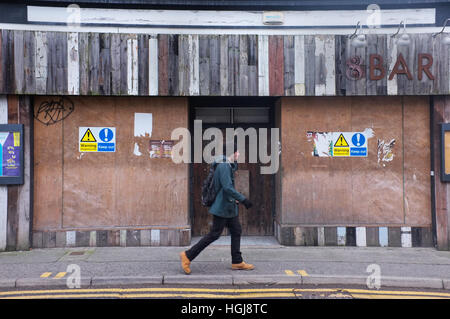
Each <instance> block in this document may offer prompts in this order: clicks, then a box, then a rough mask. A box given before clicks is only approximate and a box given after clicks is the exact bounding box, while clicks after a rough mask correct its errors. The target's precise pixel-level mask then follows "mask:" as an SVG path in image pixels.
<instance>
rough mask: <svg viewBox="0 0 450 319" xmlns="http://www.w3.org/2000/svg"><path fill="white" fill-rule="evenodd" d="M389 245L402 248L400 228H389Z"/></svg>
mask: <svg viewBox="0 0 450 319" xmlns="http://www.w3.org/2000/svg"><path fill="white" fill-rule="evenodd" d="M388 245H389V247H401V246H402V242H401V233H400V227H388Z"/></svg>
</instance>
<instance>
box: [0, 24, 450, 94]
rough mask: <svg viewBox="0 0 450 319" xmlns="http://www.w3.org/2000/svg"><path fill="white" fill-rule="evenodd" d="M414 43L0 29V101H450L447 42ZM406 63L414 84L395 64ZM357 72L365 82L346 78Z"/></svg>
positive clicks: (377, 37)
mask: <svg viewBox="0 0 450 319" xmlns="http://www.w3.org/2000/svg"><path fill="white" fill-rule="evenodd" d="M409 36H410V43H409V44H407V45H402V44H401V43H399V42H398V41H399V38H400V37H399V36H395V37H392V36H391V35H388V34H366V35H365V39H366V43H365V44H364V45H362V46H358V45H355V42H354V39H351V38H350V37H349V36H348V35H295V36H293V35H251V34H245V35H244V34H241V35H195V34H186V35H177V34H158V35H156V34H155V35H149V34H117V33H111V34H109V33H93V32H91V33H85V32H80V33H77V32H51V31H21V30H1V32H0V94H39V95H41V94H68V95H141V96H145V95H161V96H167V95H169V96H195V95H202V96H267V95H271V96H294V95H296V96H302V95H306V96H320V95H328V96H333V95H347V96H353V95H428V94H441V95H445V94H449V92H450V78H449V73H450V72H449V71H450V63H449V52H448V46H447V45H446V44H445V43H444V42H443V40H444V37H445V34H443V35H438V36H436V37H432V35H431V34H410V35H409ZM399 55H401V57H402V58H403V60H404V64H405V65H406V66H407V68H408V71H409V72H410V74H411V76H408V75H407V73H406V72H403V69H404V66H403V64H400V65H398V63H397V61H398V59H399ZM355 58H356V60H355ZM352 59H353V60H352ZM428 63H430V67H429V72H430V73H431V74H432V76H433V78H430V76H429V73H428V72H427V71H428V67H427V66H428ZM431 63H432V64H431ZM396 65H397V66H396ZM395 68H397V72H398V73H397V74H394V76H393V77H392V78H391V79H389V76H390V74H391V73H392V71H395V70H394V69H395ZM351 70H356V71H357V72H356V73H355V74H356V75H357V73H358V72H360V73H361V76H356V77H355V76H353V77H352V76H349V74H350V75H351V73H349V72H350V71H351ZM394 73H395V72H394ZM355 74H354V75H355ZM419 75H420V78H419Z"/></svg>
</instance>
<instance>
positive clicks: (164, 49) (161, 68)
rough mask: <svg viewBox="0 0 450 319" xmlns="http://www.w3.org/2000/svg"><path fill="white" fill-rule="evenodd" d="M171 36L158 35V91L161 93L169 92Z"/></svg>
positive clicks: (166, 93)
mask: <svg viewBox="0 0 450 319" xmlns="http://www.w3.org/2000/svg"><path fill="white" fill-rule="evenodd" d="M168 59H169V36H168V35H167V34H160V35H158V92H159V95H168V94H169V78H168V71H169V69H168Z"/></svg>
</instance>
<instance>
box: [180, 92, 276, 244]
mask: <svg viewBox="0 0 450 319" xmlns="http://www.w3.org/2000/svg"><path fill="white" fill-rule="evenodd" d="M277 101H278V98H277V97H248V96H244V97H239V96H227V97H223V96H220V97H190V98H189V99H188V108H189V123H188V130H189V132H191V136H193V135H192V134H193V131H194V119H195V108H196V107H212V108H214V107H251V106H254V107H269V123H267V124H261V123H255V124H252V123H239V124H229V123H211V124H203V128H208V127H217V128H226V127H230V125H231V127H242V128H243V129H244V130H245V129H246V128H248V127H255V128H261V127H268V128H272V127H275V106H276V102H277ZM193 149H194V140H193V138H192V139H191V150H193ZM188 176H189V216H188V223H189V225H190V226H191V236H192V234H193V229H194V227H193V222H194V154H193V152H191V162H190V164H189V175H188ZM275 177H276V174H272V190H271V198H272V212H271V215H272V218H271V222H272V223H274V221H275V217H276V216H275V214H276V201H277V199H276V187H275V185H276V179H275ZM267 236H272V237H273V236H275V226H272V233H271V234H267Z"/></svg>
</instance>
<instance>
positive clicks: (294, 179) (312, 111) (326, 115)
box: [279, 97, 431, 226]
mask: <svg viewBox="0 0 450 319" xmlns="http://www.w3.org/2000/svg"><path fill="white" fill-rule="evenodd" d="M405 101H406V102H405V103H404V102H403V100H402V98H401V97H394V98H383V97H378V98H365V97H358V98H356V97H354V98H350V97H347V98H345V97H342V98H326V97H324V98H319V99H318V98H283V100H282V107H281V127H282V137H281V138H282V141H283V142H282V147H283V149H282V168H281V172H282V177H281V178H282V182H281V189H282V203H281V206H282V207H281V209H282V216H281V218H279V220H281V223H283V224H305V225H324V224H325V225H367V226H369V225H382V224H399V225H402V224H408V225H416V226H430V224H431V212H430V209H429V203H430V193H429V184H427V182H426V176H427V175H428V173H429V166H427V165H429V160H427V157H428V158H429V144H428V146H427V144H426V143H427V142H426V137H427V136H428V135H429V132H428V131H427V130H426V127H427V125H428V123H429V120H428V118H427V114H428V113H427V110H428V108H427V103H426V99H424V100H419V101H417V102H416V103H412V100H405ZM408 107H409V108H408ZM406 122H410V123H409V124H406ZM417 122H420V124H417ZM413 123H416V126H415V127H417V125H419V128H423V129H422V130H420V129H419V130H417V129H413V126H414V124H413ZM411 125H412V126H411ZM365 129H372V130H373V131H374V137H373V138H370V139H369V148H368V154H369V155H368V157H367V158H353V159H351V158H328V157H314V156H312V151H313V142H312V140H311V141H308V139H307V137H306V132H308V131H314V132H338V131H364V130H365ZM392 139H395V146H394V159H393V161H382V160H380V161H378V141H380V142H381V141H385V142H389V141H391V140H392ZM415 139H417V140H418V143H419V145H420V148H421V151H422V152H423V153H422V154H421V155H420V156H419V158H415V157H413V155H414V154H415V153H414V148H415V145H416V144H415V143H414V140H415ZM404 143H407V144H408V145H407V146H406V144H404ZM428 143H429V142H428ZM419 161H420V164H419ZM414 174H415V177H414ZM427 190H428V191H427ZM427 207H428V208H427Z"/></svg>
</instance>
